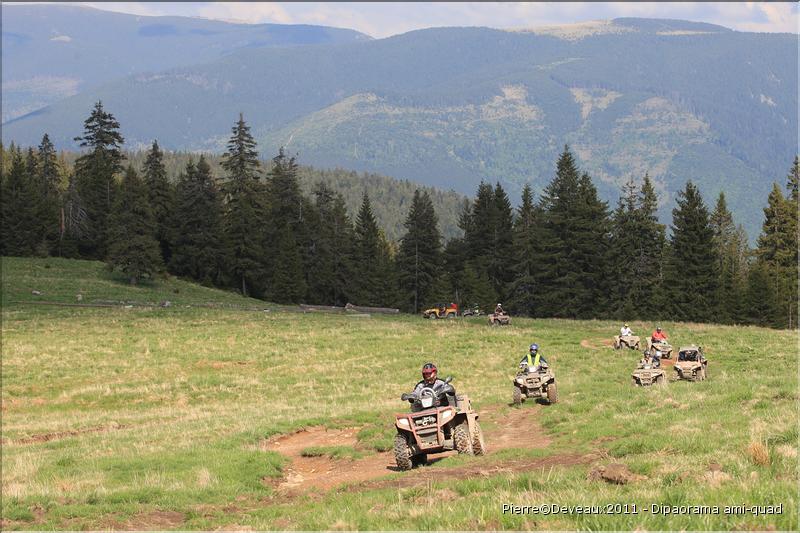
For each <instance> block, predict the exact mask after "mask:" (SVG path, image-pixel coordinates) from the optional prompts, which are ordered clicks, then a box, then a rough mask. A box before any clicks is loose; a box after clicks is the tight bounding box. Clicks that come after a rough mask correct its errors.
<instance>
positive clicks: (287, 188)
mask: <svg viewBox="0 0 800 533" xmlns="http://www.w3.org/2000/svg"><path fill="white" fill-rule="evenodd" d="M272 163H273V167H272V170H271V171H270V173H269V179H268V182H267V187H266V192H267V196H266V198H267V200H266V204H267V205H268V206H269V210H268V213H269V214H268V217H269V223H268V224H267V226H266V229H267V231H266V239H265V245H266V247H267V248H268V249H274V250H275V253H274V254H270V255H271V256H272V259H273V260H272V261H270V262H267V264H266V265H265V266H266V270H267V276H268V278H269V279H272V280H273V283H272V285H271V287H270V290H269V295H270V298H271V299H272V300H274V301H276V302H298V301H300V300H302V299H304V298H305V296H306V294H305V289H306V287H307V285H308V284H309V283H310V279H309V278H308V275H309V274H310V268H311V266H312V262H313V255H314V254H313V247H314V243H313V240H314V239H313V237H312V234H311V232H310V231H309V223H313V219H314V218H315V217H316V213H313V210H314V206H313V204H311V203H310V202H309V201H308V199H307V198H304V197H303V195H302V194H301V192H300V183H299V180H298V176H297V169H298V166H297V161H296V160H295V158H294V157H289V156H287V155H286V153H285V152H284V150H283V148H281V149H280V150H279V152H278V155H277V156H275V157H274V158H273V159H272ZM287 228H288V231H287ZM289 243H292V244H293V245H294V247H295V250H288V249H287V248H286V247H287V246H288V245H289ZM287 254H288V255H287ZM295 259H297V260H298V261H299V263H298V264H297V265H295V264H294V263H295ZM287 266H288V267H289V268H287ZM292 280H294V283H295V284H296V285H297V288H302V289H303V290H302V293H300V294H298V290H297V289H289V285H291V284H292ZM287 291H288V292H287ZM314 296H315V297H316V295H314ZM287 298H289V299H288V300H287Z"/></svg>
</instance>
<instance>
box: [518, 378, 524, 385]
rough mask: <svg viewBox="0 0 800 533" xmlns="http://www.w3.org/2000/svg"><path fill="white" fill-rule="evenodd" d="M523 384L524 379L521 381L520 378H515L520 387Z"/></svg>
mask: <svg viewBox="0 0 800 533" xmlns="http://www.w3.org/2000/svg"><path fill="white" fill-rule="evenodd" d="M524 382H525V380H524V379H522V378H517V383H519V384H520V385H522V384H523V383H524Z"/></svg>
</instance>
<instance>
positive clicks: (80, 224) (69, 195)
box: [58, 174, 90, 258]
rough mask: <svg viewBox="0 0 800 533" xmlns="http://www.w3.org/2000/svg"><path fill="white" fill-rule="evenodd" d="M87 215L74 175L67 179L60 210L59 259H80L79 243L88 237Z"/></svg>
mask: <svg viewBox="0 0 800 533" xmlns="http://www.w3.org/2000/svg"><path fill="white" fill-rule="evenodd" d="M89 225H90V224H89V214H88V213H87V211H86V206H85V204H84V203H83V198H81V195H80V193H79V192H78V185H77V180H76V178H75V175H74V174H73V175H72V176H70V177H69V185H68V186H67V190H66V191H65V192H64V205H63V207H62V209H61V231H60V233H59V236H58V255H59V257H71V258H78V257H80V248H79V246H80V243H81V242H85V241H86V239H87V237H88V235H89Z"/></svg>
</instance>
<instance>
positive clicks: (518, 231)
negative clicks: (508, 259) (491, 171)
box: [507, 184, 539, 316]
mask: <svg viewBox="0 0 800 533" xmlns="http://www.w3.org/2000/svg"><path fill="white" fill-rule="evenodd" d="M538 219H539V216H538V212H537V210H536V207H535V206H534V203H533V191H532V190H531V187H530V185H527V184H526V185H525V187H524V188H523V189H522V201H521V203H520V206H519V208H517V216H516V218H515V220H514V230H513V246H514V256H513V267H514V274H515V277H514V281H513V284H512V286H511V289H510V291H509V297H508V298H507V300H508V309H509V311H512V312H514V313H519V314H524V315H529V316H532V315H533V314H534V305H533V304H534V299H535V294H536V283H535V278H534V272H535V271H536V268H537V264H538V261H537V260H536V226H537V224H538Z"/></svg>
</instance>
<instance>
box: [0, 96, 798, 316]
mask: <svg viewBox="0 0 800 533" xmlns="http://www.w3.org/2000/svg"><path fill="white" fill-rule="evenodd" d="M119 130H120V125H119V123H118V122H117V121H116V119H115V118H114V117H113V115H112V114H110V113H108V112H107V111H106V110H105V109H104V108H103V106H102V103H101V102H98V103H97V104H96V105H95V107H94V109H93V110H92V112H91V114H90V116H89V117H88V118H87V119H86V121H85V122H84V132H83V135H82V136H80V137H76V140H77V141H79V142H80V145H81V146H82V147H83V148H85V151H84V152H83V153H82V154H81V155H80V157H78V158H77V159H76V161H75V164H74V167H73V168H69V166H68V165H67V164H66V162H65V161H64V158H63V155H61V156H59V155H58V154H56V151H55V149H54V147H53V145H52V143H51V142H50V140H49V138H48V136H47V134H45V135H44V136H43V138H42V142H41V144H40V145H39V146H38V147H37V148H33V147H31V148H28V149H27V150H22V149H21V148H19V147H17V146H14V145H13V144H12V145H11V146H10V147H9V148H8V149H2V153H1V154H0V155H2V161H3V168H2V184H1V186H2V223H3V224H2V225H3V228H2V243H0V246H1V247H2V249H1V250H0V251H2V254H3V255H16V256H47V255H53V256H63V257H75V258H84V259H96V260H102V261H105V262H107V264H108V265H109V268H110V269H112V270H114V271H117V272H120V273H121V274H122V275H124V276H125V277H126V279H127V280H128V281H129V282H130V283H139V282H140V281H142V280H147V279H153V278H154V277H156V276H158V275H162V274H164V273H169V274H172V275H176V276H181V277H184V278H188V279H192V280H195V281H197V282H199V283H202V284H205V285H209V286H216V287H222V288H229V289H235V290H238V291H239V292H241V293H242V294H243V295H246V296H252V297H256V298H262V299H266V300H269V301H274V302H278V303H301V302H304V303H314V304H330V305H344V304H345V303H347V302H352V303H355V304H360V305H370V306H373V305H377V306H396V307H400V308H401V309H403V310H404V311H408V312H418V311H420V310H421V309H422V308H424V307H425V306H428V305H431V304H432V303H434V302H436V301H448V302H449V301H455V302H458V303H459V304H460V305H461V306H462V307H464V306H466V305H473V304H477V305H479V306H481V307H483V308H484V309H486V308H489V307H493V305H494V303H495V302H497V301H500V302H502V303H503V304H504V307H506V308H507V309H508V310H509V311H511V312H512V313H516V314H523V315H527V316H532V317H562V318H581V319H583V318H602V317H606V318H619V319H623V320H633V319H637V318H638V319H654V320H656V319H671V320H685V321H696V322H721V323H736V324H757V325H765V326H773V327H797V305H798V303H797V302H798V292H797V285H798V276H797V264H798V257H797V249H798V206H799V205H800V204H799V203H798V182H799V181H800V179H799V176H800V169H799V168H798V166H799V164H798V158H797V157H796V158H795V160H794V162H793V164H792V166H791V169H790V172H789V175H788V177H787V183H786V188H787V194H784V192H783V189H782V188H781V187H780V186H779V185H778V184H777V183H776V184H774V187H773V189H772V191H771V192H770V193H769V197H768V205H767V207H766V208H765V209H764V213H765V218H764V223H763V227H762V232H761V235H760V236H759V238H758V243H757V246H756V248H755V249H753V250H751V249H750V247H749V245H748V239H747V236H746V234H745V232H744V230H743V228H742V227H741V226H737V225H736V224H735V222H734V219H733V216H732V214H731V213H730V211H729V210H728V207H727V205H726V201H725V195H724V193H720V195H719V197H718V198H717V201H716V205H715V207H714V209H713V210H710V209H709V207H708V206H707V205H706V203H705V201H704V199H703V198H702V196H701V194H700V192H699V190H698V189H697V187H696V186H695V185H694V184H693V183H691V182H687V183H686V185H685V188H684V189H683V190H682V191H680V192H679V194H678V196H677V201H676V204H677V205H676V206H675V208H674V209H673V211H672V224H671V227H670V232H669V235H668V232H667V228H666V226H665V225H663V224H661V223H659V221H658V219H657V217H656V211H657V208H658V196H657V194H656V190H655V187H654V184H653V182H652V181H651V179H650V178H649V176H647V175H645V176H644V178H643V180H642V182H641V185H639V186H637V185H636V184H635V183H634V182H633V181H630V182H628V183H627V184H625V185H624V187H623V189H622V192H621V196H620V199H619V201H618V203H617V205H616V207H615V208H614V209H613V210H612V209H610V207H609V205H608V204H607V203H606V202H603V201H601V200H600V199H599V197H598V193H597V189H596V188H595V186H594V184H593V182H592V179H591V177H590V176H589V175H588V174H587V173H586V172H581V171H580V169H579V168H578V166H577V164H576V162H575V159H574V157H573V155H572V153H571V152H570V150H569V148H568V147H566V146H565V147H564V150H563V152H562V153H561V155H560V157H559V159H558V161H557V164H556V173H555V176H554V178H553V179H552V181H551V182H550V183H549V184H548V186H547V187H546V188H545V189H544V190H543V191H542V192H541V194H540V195H539V198H538V199H536V198H535V197H534V194H533V191H532V190H531V188H530V187H529V186H526V187H525V188H524V189H523V191H522V197H521V202H520V205H519V206H517V207H516V208H512V205H511V202H510V200H509V197H508V195H507V193H506V192H505V190H504V189H503V187H502V186H501V185H500V184H499V183H496V184H495V185H494V186H492V185H491V184H489V183H486V182H482V183H481V184H480V185H479V186H478V189H477V191H476V194H475V197H474V199H472V200H465V202H464V205H463V206H462V207H461V212H460V214H459V228H460V229H461V230H462V231H463V236H460V237H456V238H451V239H449V240H447V242H445V241H444V239H443V237H442V234H441V232H440V228H439V216H438V214H437V213H436V210H435V208H434V206H433V202H432V201H431V197H430V194H429V193H428V192H427V191H426V190H422V189H418V190H416V191H415V192H414V195H413V199H412V202H411V205H410V208H409V210H408V214H407V216H406V219H405V223H404V229H405V233H404V235H403V236H402V237H401V238H400V240H399V242H393V241H390V240H389V239H387V237H386V236H385V234H384V232H383V231H382V229H381V228H380V227H379V224H378V223H377V221H376V218H375V215H374V212H373V209H372V204H371V201H370V197H369V196H368V195H367V194H366V192H365V193H364V194H363V197H362V200H361V206H360V208H359V210H358V212H357V214H356V216H355V218H351V216H350V214H349V213H348V210H347V207H346V204H345V200H344V198H343V197H342V195H341V194H339V193H336V192H334V191H333V190H332V189H331V188H330V187H329V186H327V185H325V184H323V183H317V184H316V185H315V186H314V187H313V188H312V189H311V193H310V194H306V193H304V192H303V187H301V183H300V175H299V172H298V169H299V167H298V163H297V161H296V158H295V157H292V156H290V155H288V154H286V153H285V151H284V150H283V149H281V150H280V151H279V152H278V154H277V155H275V156H274V157H273V158H272V161H271V165H270V166H269V168H264V165H262V164H261V162H260V159H259V154H258V150H257V145H256V142H255V140H254V139H253V137H252V135H251V133H250V128H249V126H248V125H247V124H246V122H245V121H244V118H243V117H242V116H241V115H240V117H239V119H238V121H236V123H235V124H234V126H233V128H232V130H231V136H230V139H229V141H228V143H227V149H226V151H225V153H224V155H223V156H222V160H221V165H220V166H221V169H222V173H223V175H222V176H216V175H215V173H214V172H213V171H212V169H211V166H210V165H209V162H208V161H207V159H206V158H205V156H203V155H200V156H198V157H197V160H196V161H195V160H194V159H191V158H190V159H189V161H188V163H186V165H185V167H184V168H182V169H181V171H180V174H179V175H178V177H177V180H176V181H175V182H174V183H173V180H170V179H168V175H167V170H166V167H165V164H164V152H163V151H162V150H161V148H160V147H159V145H158V143H157V142H155V141H154V142H153V144H152V146H151V148H150V149H149V150H148V151H147V154H146V157H145V158H144V160H143V162H142V163H141V165H139V168H136V167H134V166H133V165H132V164H130V163H128V164H127V165H126V164H125V162H126V158H125V155H124V153H123V152H122V150H121V147H122V145H123V142H124V139H123V137H122V135H121V134H120V131H119Z"/></svg>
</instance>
